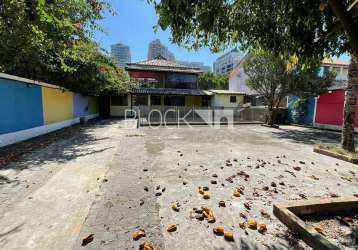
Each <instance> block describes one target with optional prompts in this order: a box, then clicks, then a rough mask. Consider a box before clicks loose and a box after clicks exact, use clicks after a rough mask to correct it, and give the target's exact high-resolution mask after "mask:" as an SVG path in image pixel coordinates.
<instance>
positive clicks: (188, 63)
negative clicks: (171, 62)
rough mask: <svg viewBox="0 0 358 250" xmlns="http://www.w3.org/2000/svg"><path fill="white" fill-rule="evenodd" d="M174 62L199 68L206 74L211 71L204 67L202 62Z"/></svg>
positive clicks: (208, 67)
mask: <svg viewBox="0 0 358 250" xmlns="http://www.w3.org/2000/svg"><path fill="white" fill-rule="evenodd" d="M176 62H177V63H179V64H181V65H185V66H188V67H196V68H200V69H201V70H202V71H207V72H208V71H211V67H210V66H206V65H204V63H202V62H188V61H176Z"/></svg>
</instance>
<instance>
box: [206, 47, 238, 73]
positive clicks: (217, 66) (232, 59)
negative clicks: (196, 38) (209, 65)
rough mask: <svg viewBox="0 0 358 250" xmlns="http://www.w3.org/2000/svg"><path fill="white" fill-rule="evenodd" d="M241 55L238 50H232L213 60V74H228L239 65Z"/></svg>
mask: <svg viewBox="0 0 358 250" xmlns="http://www.w3.org/2000/svg"><path fill="white" fill-rule="evenodd" d="M242 57H243V55H242V53H240V52H239V50H238V49H233V50H231V51H230V52H228V53H226V54H224V55H222V56H220V57H219V58H218V59H216V60H215V62H214V65H213V68H214V73H217V74H230V72H231V71H232V70H233V69H234V68H235V67H236V66H237V65H238V64H239V62H240V60H241V59H242Z"/></svg>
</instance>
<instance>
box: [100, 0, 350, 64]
mask: <svg viewBox="0 0 358 250" xmlns="http://www.w3.org/2000/svg"><path fill="white" fill-rule="evenodd" d="M109 2H110V3H111V4H112V6H113V8H114V9H115V11H116V12H117V15H115V16H112V15H111V14H109V13H106V16H105V18H104V20H102V21H101V22H100V24H101V25H102V26H103V28H104V29H105V31H106V32H105V33H96V34H95V38H96V40H97V41H98V42H100V44H101V45H102V47H103V48H105V49H106V50H108V51H110V45H111V44H114V43H118V42H121V43H124V44H127V45H129V46H130V49H131V55H132V62H137V61H141V60H145V59H146V58H147V52H148V44H149V42H150V41H152V40H154V39H157V38H159V39H160V40H161V42H162V43H163V44H165V45H166V46H167V47H168V48H169V50H170V51H171V52H173V53H174V55H175V57H176V59H177V60H184V61H199V62H203V63H204V64H205V65H209V66H212V63H213V62H214V61H215V59H216V58H218V57H219V56H220V55H222V54H223V53H224V52H222V53H218V54H213V53H211V52H210V50H209V49H208V48H203V49H200V50H198V51H188V50H186V49H184V48H180V47H178V46H176V45H174V44H172V43H171V42H170V40H169V37H170V32H169V31H162V30H160V29H159V30H158V31H157V32H154V29H153V26H155V25H156V23H157V17H156V14H155V11H154V8H153V6H150V5H149V4H147V2H146V0H109ZM341 59H344V60H347V59H349V57H347V56H342V57H341Z"/></svg>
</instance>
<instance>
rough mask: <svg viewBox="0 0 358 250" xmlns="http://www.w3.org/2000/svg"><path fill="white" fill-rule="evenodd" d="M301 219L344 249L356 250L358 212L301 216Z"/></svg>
mask: <svg viewBox="0 0 358 250" xmlns="http://www.w3.org/2000/svg"><path fill="white" fill-rule="evenodd" d="M301 219H302V220H303V221H304V222H305V223H306V224H307V225H309V226H311V227H313V228H314V229H315V230H316V231H317V232H319V233H320V234H322V235H323V236H324V237H325V238H326V239H328V240H329V241H331V242H333V243H334V244H336V245H337V246H340V247H341V248H343V249H356V247H357V246H358V211H355V212H354V213H337V214H335V215H332V214H324V213H323V214H319V215H317V214H316V215H309V216H301Z"/></svg>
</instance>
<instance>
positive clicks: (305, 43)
mask: <svg viewBox="0 0 358 250" xmlns="http://www.w3.org/2000/svg"><path fill="white" fill-rule="evenodd" d="M148 1H149V2H151V3H152V4H154V6H155V9H156V12H157V14H158V16H159V21H158V26H159V27H161V28H162V29H167V28H169V30H170V31H171V34H172V41H173V42H175V43H178V44H180V45H182V46H184V47H187V48H193V49H197V48H199V47H203V46H209V47H210V48H211V49H212V51H214V52H216V51H218V50H221V49H224V48H226V47H227V46H229V45H234V46H236V45H237V44H238V43H239V44H240V45H241V47H242V48H244V49H252V48H257V47H261V48H264V49H267V50H270V51H273V52H275V53H280V54H284V55H286V56H287V55H292V54H296V55H297V56H298V57H299V58H300V60H302V59H303V58H304V57H315V58H319V59H322V57H323V56H324V55H325V54H330V55H339V54H342V53H345V52H351V51H352V48H351V45H352V44H350V43H349V41H348V39H347V36H346V35H345V33H344V31H343V30H342V29H339V30H337V31H336V32H331V31H332V30H334V25H335V24H336V17H335V16H334V14H333V11H332V8H330V7H329V6H328V4H327V2H328V1H323V0H299V1H292V0H262V1H257V0H216V1H212V0H192V1H187V0H176V1H172V0H161V1H160V2H158V1H155V0H148ZM352 2H353V0H344V1H342V2H341V3H340V4H343V5H344V6H345V7H347V6H348V4H349V3H352ZM322 4H324V5H322Z"/></svg>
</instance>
